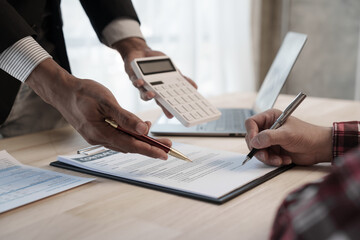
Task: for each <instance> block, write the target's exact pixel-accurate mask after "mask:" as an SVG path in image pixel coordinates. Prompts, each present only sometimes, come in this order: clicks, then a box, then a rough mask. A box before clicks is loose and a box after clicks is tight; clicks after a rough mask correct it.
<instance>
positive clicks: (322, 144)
mask: <svg viewBox="0 0 360 240" xmlns="http://www.w3.org/2000/svg"><path fill="white" fill-rule="evenodd" d="M317 136H318V138H319V139H318V141H316V142H317V146H315V147H314V149H317V150H318V151H317V152H316V163H322V162H331V161H332V128H331V127H321V128H320V132H319V134H318V135H317Z"/></svg>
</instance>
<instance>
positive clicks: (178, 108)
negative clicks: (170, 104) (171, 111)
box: [175, 106, 187, 113]
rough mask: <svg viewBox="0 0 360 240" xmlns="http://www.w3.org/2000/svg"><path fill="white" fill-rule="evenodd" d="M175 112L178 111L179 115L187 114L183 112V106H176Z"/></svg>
mask: <svg viewBox="0 0 360 240" xmlns="http://www.w3.org/2000/svg"><path fill="white" fill-rule="evenodd" d="M175 110H176V111H178V112H179V113H185V112H187V111H186V110H185V108H183V106H177V107H175Z"/></svg>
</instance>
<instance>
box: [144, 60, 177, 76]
mask: <svg viewBox="0 0 360 240" xmlns="http://www.w3.org/2000/svg"><path fill="white" fill-rule="evenodd" d="M137 64H138V65H139V67H140V69H141V71H142V73H143V74H144V75H149V74H155V73H164V72H172V71H176V69H175V67H174V65H173V64H172V62H171V61H170V59H160V60H149V61H139V62H137Z"/></svg>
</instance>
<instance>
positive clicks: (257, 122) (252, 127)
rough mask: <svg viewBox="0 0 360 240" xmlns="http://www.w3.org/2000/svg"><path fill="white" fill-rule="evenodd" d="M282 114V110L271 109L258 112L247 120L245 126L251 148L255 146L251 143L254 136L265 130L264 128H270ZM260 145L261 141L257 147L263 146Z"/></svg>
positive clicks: (247, 140) (247, 141)
mask: <svg viewBox="0 0 360 240" xmlns="http://www.w3.org/2000/svg"><path fill="white" fill-rule="evenodd" d="M280 115H281V111H280V110H277V109H270V110H268V111H265V112H263V113H260V114H256V115H254V116H252V117H251V118H248V119H247V120H246V121H245V127H246V132H247V133H246V136H245V140H246V143H247V145H248V147H249V149H251V148H252V147H255V146H252V144H250V141H252V140H253V138H254V137H255V136H257V135H258V134H259V132H261V131H263V130H264V129H269V128H270V127H271V125H272V124H273V123H274V122H275V121H276V119H277V117H278V116H280ZM264 138H265V137H264ZM265 140H266V139H265ZM265 140H263V141H265ZM256 141H259V139H257V140H256ZM260 146H261V143H258V144H257V147H256V148H261V147H260Z"/></svg>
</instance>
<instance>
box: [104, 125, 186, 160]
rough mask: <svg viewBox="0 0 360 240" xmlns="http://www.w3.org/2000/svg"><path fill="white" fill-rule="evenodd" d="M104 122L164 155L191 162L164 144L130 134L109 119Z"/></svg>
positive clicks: (145, 136)
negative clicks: (162, 151) (153, 147)
mask: <svg viewBox="0 0 360 240" xmlns="http://www.w3.org/2000/svg"><path fill="white" fill-rule="evenodd" d="M105 122H107V123H109V124H110V125H111V126H112V127H114V128H116V129H118V130H120V131H121V132H123V133H126V134H127V135H130V136H132V137H134V138H136V139H138V140H140V141H143V142H146V143H148V144H150V145H152V146H155V147H158V148H160V149H162V150H164V151H165V152H166V153H168V154H170V155H171V156H173V157H176V158H179V159H181V160H185V161H188V162H192V161H191V160H190V159H189V158H188V157H186V156H185V155H184V154H182V153H181V152H179V151H178V150H176V149H174V148H172V147H169V146H166V145H165V144H163V143H161V142H159V141H157V140H156V139H154V138H152V137H149V136H147V135H137V134H134V133H131V132H129V131H127V130H125V129H123V128H121V127H120V126H119V124H117V123H116V122H115V121H113V120H109V119H105Z"/></svg>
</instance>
